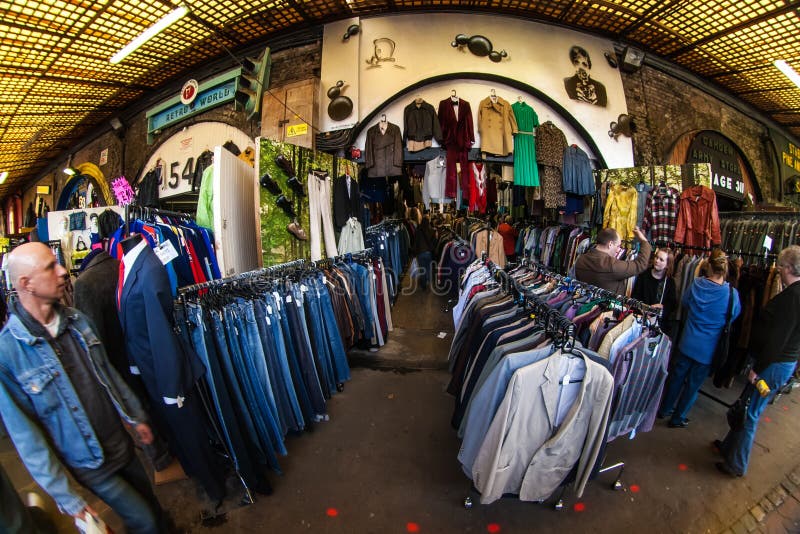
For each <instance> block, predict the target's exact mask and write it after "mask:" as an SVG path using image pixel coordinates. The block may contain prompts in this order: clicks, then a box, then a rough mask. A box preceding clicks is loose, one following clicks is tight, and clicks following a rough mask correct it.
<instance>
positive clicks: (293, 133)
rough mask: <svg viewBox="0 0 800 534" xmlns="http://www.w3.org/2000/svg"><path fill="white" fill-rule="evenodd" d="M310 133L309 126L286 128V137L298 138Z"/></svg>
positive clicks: (300, 125) (296, 125)
mask: <svg viewBox="0 0 800 534" xmlns="http://www.w3.org/2000/svg"><path fill="white" fill-rule="evenodd" d="M307 133H308V124H306V123H305V122H303V123H300V124H291V125H287V126H286V137H298V136H300V135H305V134H307Z"/></svg>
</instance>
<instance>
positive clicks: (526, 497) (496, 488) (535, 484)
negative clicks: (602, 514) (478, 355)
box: [472, 355, 614, 504]
mask: <svg viewBox="0 0 800 534" xmlns="http://www.w3.org/2000/svg"><path fill="white" fill-rule="evenodd" d="M573 357H575V356H573ZM567 358H570V356H568V355H559V356H553V357H551V358H547V359H545V360H542V361H540V362H537V363H534V364H532V365H529V366H527V367H523V368H521V369H518V370H517V371H516V372H515V373H514V376H513V377H512V378H511V382H509V384H508V388H507V389H506V395H505V397H504V398H503V402H502V403H501V404H500V407H499V408H498V409H497V412H496V414H495V417H494V419H493V420H492V424H491V426H490V427H489V431H488V432H487V434H486V438H485V439H484V441H483V444H482V445H481V449H480V451H479V452H478V456H477V458H476V459H475V463H474V464H473V468H472V479H473V482H474V483H475V487H476V488H477V489H478V490H479V491H480V492H481V502H482V503H484V504H489V503H492V502H494V501H496V500H497V499H499V498H500V497H502V496H503V494H504V493H516V494H519V498H520V499H521V500H523V501H543V500H545V499H547V498H548V497H550V495H551V494H552V493H553V492H554V491H555V490H556V488H558V486H559V485H560V484H561V482H562V481H563V480H564V479H565V478H566V477H567V475H568V474H569V472H570V470H572V467H573V466H574V465H575V463H576V462H577V463H578V471H577V475H576V480H575V493H576V494H577V496H578V497H580V496H581V495H583V490H584V488H585V487H586V483H587V482H588V480H589V475H590V474H591V471H592V468H593V466H594V464H595V461H596V460H597V456H598V454H599V452H600V449H601V447H602V445H603V437H604V433H605V429H606V426H607V424H608V418H609V412H610V408H611V397H612V392H613V385H614V379H613V377H612V376H611V373H609V372H608V370H607V369H604V368H603V367H602V366H601V365H600V364H597V363H595V362H593V361H592V360H590V359H586V360H584V361H585V364H586V371H585V374H584V377H583V381H582V382H581V383H580V385H579V387H580V390H579V392H578V395H577V398H576V399H575V401H574V402H573V404H572V406H571V407H570V408H569V411H568V412H567V415H566V417H565V418H564V420H563V421H562V422H561V425H560V426H556V414H557V412H558V403H559V388H560V387H561V385H560V384H559V379H561V378H562V377H561V376H560V374H561V371H560V369H561V368H562V367H561V366H562V363H566V362H565V361H563V360H566V359H567Z"/></svg>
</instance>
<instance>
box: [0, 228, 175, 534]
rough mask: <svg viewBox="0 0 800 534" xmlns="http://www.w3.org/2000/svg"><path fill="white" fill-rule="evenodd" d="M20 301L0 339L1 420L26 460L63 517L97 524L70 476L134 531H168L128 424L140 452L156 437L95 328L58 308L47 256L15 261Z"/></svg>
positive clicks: (59, 283)
mask: <svg viewBox="0 0 800 534" xmlns="http://www.w3.org/2000/svg"><path fill="white" fill-rule="evenodd" d="M7 270H8V276H9V279H10V280H11V282H12V284H13V286H14V288H15V289H16V290H17V295H18V301H17V302H14V303H12V305H11V306H10V307H9V319H8V322H7V323H6V325H5V327H4V328H3V330H2V332H0V416H2V418H3V421H4V423H5V425H6V428H7V430H8V433H9V435H10V436H11V439H12V440H13V441H14V444H15V446H16V448H17V452H18V453H19V455H20V457H21V458H22V461H23V462H24V463H25V466H26V467H27V468H28V471H30V473H31V475H32V476H33V478H34V479H35V480H36V482H38V483H39V485H40V486H41V487H42V488H43V489H44V490H45V491H47V493H49V494H50V496H51V497H53V500H55V502H56V504H58V506H59V508H60V509H61V511H62V512H64V513H67V514H70V515H72V516H75V517H76V519H80V520H89V517H87V515H86V514H90V515H92V516H94V517H97V514H96V512H95V511H94V510H92V509H91V508H90V507H89V506H88V505H87V503H86V501H85V500H84V499H83V497H81V496H80V494H79V493H78V491H77V489H76V488H75V487H74V483H73V482H72V481H71V480H70V478H69V477H68V476H67V473H70V474H71V475H72V477H73V478H74V479H75V480H76V481H77V482H78V483H80V484H82V485H83V486H85V487H86V488H88V489H89V490H91V491H92V492H93V493H94V494H95V495H97V496H98V497H100V498H101V499H103V501H105V502H106V503H107V504H108V505H109V506H110V507H111V508H112V509H113V510H114V511H115V512H116V513H117V514H118V515H119V516H120V518H121V519H122V521H123V523H124V524H125V527H126V529H127V530H128V531H129V532H142V533H157V532H163V531H165V529H164V528H163V525H164V522H163V517H164V516H163V512H162V510H161V506H160V505H159V503H158V500H157V499H156V497H155V495H154V494H153V490H152V487H151V486H150V482H149V480H148V478H147V475H146V473H145V471H144V468H143V467H142V464H141V463H140V462H139V460H138V458H137V457H136V455H135V453H134V450H133V442H132V439H131V437H130V436H129V435H128V433H127V432H126V431H125V428H124V427H123V421H124V423H125V424H127V425H129V426H130V427H131V428H133V429H134V430H135V432H136V433H137V434H138V436H139V438H140V439H141V440H142V442H143V443H150V442H152V439H153V436H152V433H151V432H150V428H149V427H148V425H147V424H145V423H144V421H145V419H146V418H145V415H144V413H143V411H142V408H141V405H140V404H139V401H138V400H137V399H136V397H135V396H134V395H133V393H131V391H130V390H129V389H128V386H127V385H126V384H125V382H124V381H123V380H122V379H121V378H120V376H119V375H118V374H117V372H116V371H115V370H114V368H113V366H111V364H110V363H109V362H108V358H107V357H106V352H105V349H104V348H103V345H102V344H101V343H100V341H99V340H98V338H97V335H96V334H95V332H94V329H93V327H92V326H91V324H90V322H89V321H88V320H87V319H86V317H85V316H84V315H83V314H82V313H80V312H79V311H78V310H75V309H72V308H64V307H62V306H61V305H60V304H59V301H60V300H61V297H62V296H63V295H64V287H65V276H66V275H67V271H66V269H64V267H62V266H61V265H60V264H59V263H57V262H56V258H55V256H54V255H53V253H52V251H51V250H50V248H49V247H47V246H46V245H44V244H42V243H27V244H24V245H21V246H19V247H17V248H16V249H14V250H13V251H12V252H11V253H10V254H9V257H8V265H7Z"/></svg>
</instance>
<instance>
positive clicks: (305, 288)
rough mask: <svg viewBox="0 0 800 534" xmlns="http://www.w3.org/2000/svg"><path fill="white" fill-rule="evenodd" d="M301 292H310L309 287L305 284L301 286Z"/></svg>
mask: <svg viewBox="0 0 800 534" xmlns="http://www.w3.org/2000/svg"><path fill="white" fill-rule="evenodd" d="M300 291H302V292H303V293H305V292H306V291H308V286H307V285H305V284H300Z"/></svg>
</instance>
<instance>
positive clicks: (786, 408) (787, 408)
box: [781, 406, 789, 412]
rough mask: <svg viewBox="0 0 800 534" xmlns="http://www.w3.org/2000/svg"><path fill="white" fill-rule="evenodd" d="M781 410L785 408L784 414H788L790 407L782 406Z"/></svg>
mask: <svg viewBox="0 0 800 534" xmlns="http://www.w3.org/2000/svg"><path fill="white" fill-rule="evenodd" d="M781 408H783V411H784V412H788V411H789V407H788V406H781Z"/></svg>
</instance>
